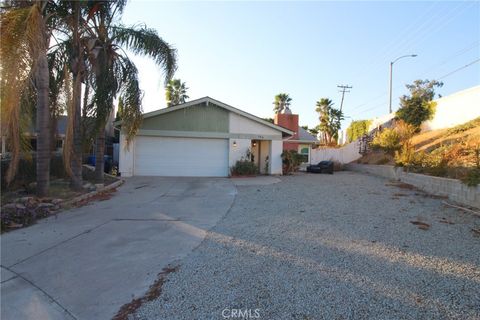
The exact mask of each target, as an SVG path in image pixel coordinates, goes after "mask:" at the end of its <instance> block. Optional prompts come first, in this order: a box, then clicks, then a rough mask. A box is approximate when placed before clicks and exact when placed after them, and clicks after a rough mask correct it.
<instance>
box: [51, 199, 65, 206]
mask: <svg viewBox="0 0 480 320" xmlns="http://www.w3.org/2000/svg"><path fill="white" fill-rule="evenodd" d="M62 202H63V199H53V200H52V203H53V204H55V205H58V204H60V203H62Z"/></svg>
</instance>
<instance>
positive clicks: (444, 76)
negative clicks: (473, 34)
mask: <svg viewBox="0 0 480 320" xmlns="http://www.w3.org/2000/svg"><path fill="white" fill-rule="evenodd" d="M479 61H480V58H478V59H476V60H473V61H471V62H469V63H467V64H466V65H464V66H462V67H460V68H457V69H455V70H453V71H450V72H449V73H447V74H445V75H443V76H441V77H439V78H437V79H436V80H441V79H444V78H446V77H449V76H451V75H452V74H454V73H457V72H458V71H461V70H463V69H465V68H468V67H470V66H471V65H473V64H475V63H477V62H479ZM383 105H384V103H383V102H382V103H380V104H378V105H375V106H373V107H371V108H368V109H364V110H360V111H358V112H356V113H354V114H353V115H357V114H360V113H363V112H367V111H371V110H374V109H377V108H379V107H381V106H383Z"/></svg>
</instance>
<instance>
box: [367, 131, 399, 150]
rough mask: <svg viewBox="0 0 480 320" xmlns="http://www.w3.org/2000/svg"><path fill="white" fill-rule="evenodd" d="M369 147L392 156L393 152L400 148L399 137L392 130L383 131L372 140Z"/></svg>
mask: <svg viewBox="0 0 480 320" xmlns="http://www.w3.org/2000/svg"><path fill="white" fill-rule="evenodd" d="M371 147H372V148H373V149H375V150H383V151H384V152H385V153H388V154H392V155H393V154H394V152H395V151H397V150H399V149H400V148H401V144H400V135H399V134H398V132H397V131H396V130H394V129H384V130H383V131H382V132H380V133H379V134H377V135H376V136H375V138H373V141H372V143H371Z"/></svg>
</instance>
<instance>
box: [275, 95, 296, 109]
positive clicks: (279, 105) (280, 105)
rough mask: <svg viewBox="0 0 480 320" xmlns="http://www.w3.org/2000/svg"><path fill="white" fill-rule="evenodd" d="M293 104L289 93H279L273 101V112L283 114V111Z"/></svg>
mask: <svg viewBox="0 0 480 320" xmlns="http://www.w3.org/2000/svg"><path fill="white" fill-rule="evenodd" d="M291 102H292V98H290V96H289V95H288V93H279V94H277V95H276V96H275V100H274V101H273V104H274V107H273V111H274V112H275V114H277V113H282V111H284V110H285V109H286V108H288V107H289V106H290V104H291Z"/></svg>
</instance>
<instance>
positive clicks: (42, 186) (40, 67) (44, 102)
mask: <svg viewBox="0 0 480 320" xmlns="http://www.w3.org/2000/svg"><path fill="white" fill-rule="evenodd" d="M35 73H36V74H35V83H36V86H37V124H38V128H37V130H38V132H37V163H36V166H37V168H36V169H37V196H39V197H45V196H47V195H48V188H49V185H50V152H51V151H50V148H51V145H50V123H49V122H50V109H49V103H48V93H49V73H48V61H47V52H46V50H45V51H42V52H40V53H39V57H38V61H37V70H36V71H35Z"/></svg>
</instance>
